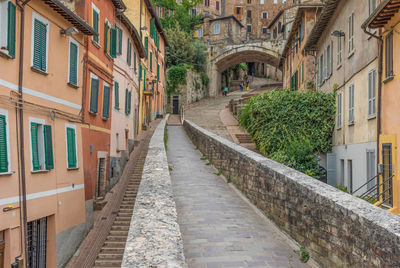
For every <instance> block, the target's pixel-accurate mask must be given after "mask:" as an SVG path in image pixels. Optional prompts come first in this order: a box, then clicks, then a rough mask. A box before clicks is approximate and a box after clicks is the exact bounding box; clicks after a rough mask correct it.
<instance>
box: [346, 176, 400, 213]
mask: <svg viewBox="0 0 400 268" xmlns="http://www.w3.org/2000/svg"><path fill="white" fill-rule="evenodd" d="M379 176H380V174H378V175H376V176H375V177H373V178H371V179H369V180H368V181H367V182H366V183H364V184H363V185H361V186H360V187H359V188H358V189H357V190H355V191H353V192H352V193H351V194H352V195H354V194H355V193H357V192H358V191H360V190H361V189H362V188H364V187H365V186H367V185H368V184H369V183H371V182H372V181H374V180H376V181H377V183H376V184H375V186H374V187H372V188H371V189H369V190H367V191H366V192H364V193H362V194H361V195H357V197H359V198H362V199H364V200H365V201H367V202H370V203H372V202H373V203H375V205H376V206H382V205H390V206H392V205H393V191H392V188H393V183H390V182H391V180H392V179H393V177H394V175H392V176H390V177H389V178H386V179H383V180H382V182H381V183H380V180H379ZM385 186H389V187H387V188H386V187H385ZM381 187H382V189H383V191H382V192H381V193H380V191H379V189H380V188H381ZM380 199H381V201H380Z"/></svg>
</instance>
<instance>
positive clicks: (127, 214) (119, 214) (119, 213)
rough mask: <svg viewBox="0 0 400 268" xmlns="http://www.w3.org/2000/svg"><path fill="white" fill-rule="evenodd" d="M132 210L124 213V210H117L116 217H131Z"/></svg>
mask: <svg viewBox="0 0 400 268" xmlns="http://www.w3.org/2000/svg"><path fill="white" fill-rule="evenodd" d="M132 215H133V212H132V211H131V212H129V213H124V212H118V214H117V217H132Z"/></svg>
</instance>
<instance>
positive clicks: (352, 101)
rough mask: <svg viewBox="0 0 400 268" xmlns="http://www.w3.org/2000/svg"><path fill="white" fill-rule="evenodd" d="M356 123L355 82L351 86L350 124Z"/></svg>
mask: <svg viewBox="0 0 400 268" xmlns="http://www.w3.org/2000/svg"><path fill="white" fill-rule="evenodd" d="M353 123H354V84H351V85H350V87H349V124H353Z"/></svg>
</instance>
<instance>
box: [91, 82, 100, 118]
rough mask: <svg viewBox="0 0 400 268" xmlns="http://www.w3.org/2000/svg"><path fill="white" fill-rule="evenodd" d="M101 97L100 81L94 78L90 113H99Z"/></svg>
mask: <svg viewBox="0 0 400 268" xmlns="http://www.w3.org/2000/svg"><path fill="white" fill-rule="evenodd" d="M98 96H99V80H97V79H94V78H92V82H91V89H90V110H89V111H90V112H91V113H97V103H98Z"/></svg>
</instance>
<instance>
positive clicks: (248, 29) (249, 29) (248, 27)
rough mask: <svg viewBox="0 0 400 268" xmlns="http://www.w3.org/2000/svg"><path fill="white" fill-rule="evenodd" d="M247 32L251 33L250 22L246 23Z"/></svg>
mask: <svg viewBox="0 0 400 268" xmlns="http://www.w3.org/2000/svg"><path fill="white" fill-rule="evenodd" d="M247 32H248V33H251V24H248V25H247Z"/></svg>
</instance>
